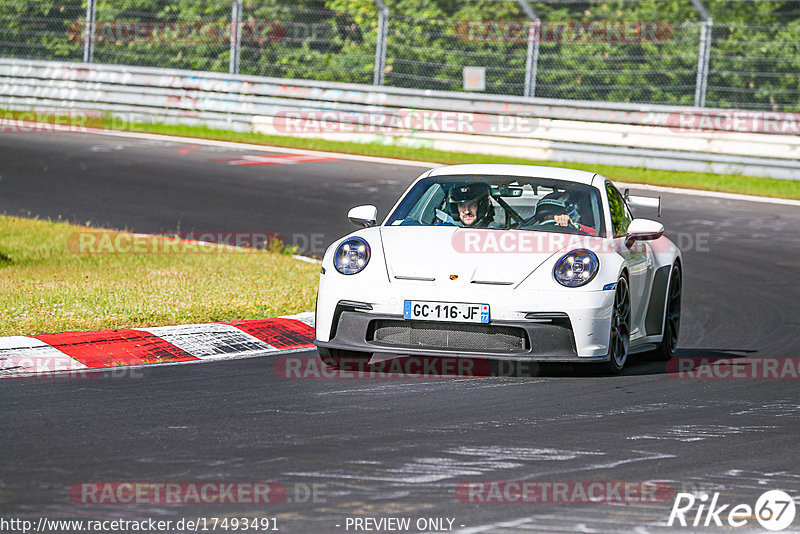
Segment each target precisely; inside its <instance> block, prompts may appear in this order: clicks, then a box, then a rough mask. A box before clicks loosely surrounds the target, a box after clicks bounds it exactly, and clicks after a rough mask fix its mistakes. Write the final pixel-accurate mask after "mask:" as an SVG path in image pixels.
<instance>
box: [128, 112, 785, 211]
mask: <svg viewBox="0 0 800 534" xmlns="http://www.w3.org/2000/svg"><path fill="white" fill-rule="evenodd" d="M126 129H127V130H129V131H139V132H146V133H155V134H164V135H178V136H183V137H197V138H201V139H216V140H220V141H234V142H239V143H252V144H257V145H270V146H278V147H286V148H299V149H305V150H320V151H325V152H340V153H344V154H359V155H364V156H378V157H386V158H397V159H408V160H416V161H430V162H433V163H442V164H456V163H522V164H537V165H552V166H554V167H568V168H572V169H581V170H587V171H593V172H598V173H600V174H602V175H604V176H606V177H608V178H611V179H612V180H614V181H620V182H630V183H640V184H650V185H661V186H667V187H683V188H687V189H701V190H706V191H721V192H726V193H740V194H744V195H758V196H766V197H778V198H790V199H800V181H796V180H777V179H774V178H761V177H754V176H742V175H739V174H711V173H700V172H678V171H662V170H659V169H644V168H634V167H621V166H616V165H595V164H586V163H569V162H561V161H542V160H531V159H526V158H512V157H506V156H487V155H483V154H462V153H459V152H444V151H441V150H432V149H427V148H413V147H405V146H397V145H393V144H392V145H388V144H387V145H384V144H379V143H351V142H344V141H327V140H324V139H304V138H296V137H284V136H278V135H264V134H258V133H244V132H231V131H228V130H215V129H212V128H207V127H204V126H180V125H168V124H132V125H128V127H127V128H126Z"/></svg>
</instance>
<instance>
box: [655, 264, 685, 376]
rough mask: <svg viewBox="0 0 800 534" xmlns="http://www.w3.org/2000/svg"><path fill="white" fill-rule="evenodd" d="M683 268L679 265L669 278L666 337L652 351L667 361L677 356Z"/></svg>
mask: <svg viewBox="0 0 800 534" xmlns="http://www.w3.org/2000/svg"><path fill="white" fill-rule="evenodd" d="M682 285H683V280H682V279H681V268H680V267H678V266H677V265H676V266H675V267H673V269H672V276H671V277H670V280H669V293H668V295H667V310H666V315H665V317H664V337H663V338H662V340H661V343H659V344H658V346H657V347H656V348H655V349H654V350H653V351H652V352H651V354H652V356H653V358H655V359H656V360H661V361H667V360H669V359H670V358H672V357H673V356H675V349H677V348H678V333H679V332H680V329H681V290H682Z"/></svg>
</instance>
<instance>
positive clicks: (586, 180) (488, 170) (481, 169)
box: [428, 163, 596, 185]
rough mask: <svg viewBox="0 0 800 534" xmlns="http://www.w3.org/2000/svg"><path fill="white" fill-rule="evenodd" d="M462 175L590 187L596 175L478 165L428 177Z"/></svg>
mask: <svg viewBox="0 0 800 534" xmlns="http://www.w3.org/2000/svg"><path fill="white" fill-rule="evenodd" d="M464 174H483V175H495V176H497V175H501V176H526V177H531V178H551V179H553V180H567V181H570V182H578V183H581V184H586V185H591V184H592V179H593V178H594V177H595V175H596V173H594V172H588V171H578V170H575V169H565V168H562V167H545V166H543V165H505V164H495V163H480V164H471V165H448V166H446V167H438V168H436V169H433V170H432V171H431V172H430V174H428V176H458V175H464Z"/></svg>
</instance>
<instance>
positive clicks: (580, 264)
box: [553, 249, 600, 287]
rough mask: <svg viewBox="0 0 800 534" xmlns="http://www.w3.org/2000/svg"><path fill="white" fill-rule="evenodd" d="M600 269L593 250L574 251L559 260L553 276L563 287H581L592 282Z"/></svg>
mask: <svg viewBox="0 0 800 534" xmlns="http://www.w3.org/2000/svg"><path fill="white" fill-rule="evenodd" d="M599 268H600V260H598V259H597V254H595V253H594V252H592V251H591V250H585V249H581V250H573V251H572V252H570V253H568V254H564V255H563V256H562V257H561V259H560V260H558V262H557V263H556V266H555V268H554V269H553V276H554V277H555V279H556V281H557V282H558V283H559V284H561V285H562V286H566V287H580V286H582V285H585V284H588V283H589V282H591V281H592V278H594V275H596V274H597V271H598V269H599Z"/></svg>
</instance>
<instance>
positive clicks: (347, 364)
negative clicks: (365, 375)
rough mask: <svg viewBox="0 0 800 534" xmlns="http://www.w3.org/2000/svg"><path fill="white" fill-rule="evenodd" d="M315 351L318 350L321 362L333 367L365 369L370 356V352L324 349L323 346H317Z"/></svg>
mask: <svg viewBox="0 0 800 534" xmlns="http://www.w3.org/2000/svg"><path fill="white" fill-rule="evenodd" d="M317 351H319V357H320V359H321V360H322V361H323V363H324V364H325V365H327V366H328V367H333V368H335V369H352V370H359V369H366V367H367V365H368V364H369V360H370V359H371V358H372V353H370V352H356V351H349V350H338V349H326V348H324V347H317Z"/></svg>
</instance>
